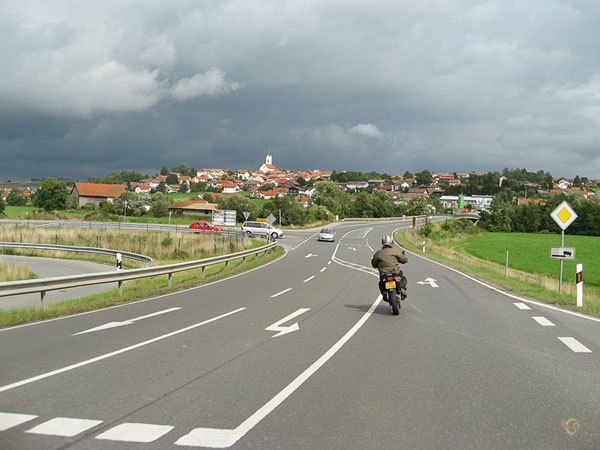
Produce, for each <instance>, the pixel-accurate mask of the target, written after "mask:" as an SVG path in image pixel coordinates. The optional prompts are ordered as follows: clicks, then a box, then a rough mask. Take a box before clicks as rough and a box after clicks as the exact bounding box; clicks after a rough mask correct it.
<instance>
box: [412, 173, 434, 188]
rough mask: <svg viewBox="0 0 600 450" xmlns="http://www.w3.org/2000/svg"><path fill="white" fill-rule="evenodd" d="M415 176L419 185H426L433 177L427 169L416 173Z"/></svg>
mask: <svg viewBox="0 0 600 450" xmlns="http://www.w3.org/2000/svg"><path fill="white" fill-rule="evenodd" d="M415 178H416V179H417V184H418V185H419V186H427V185H430V184H431V181H432V180H433V177H432V175H431V172H430V171H429V170H424V171H422V172H419V173H416V174H415Z"/></svg>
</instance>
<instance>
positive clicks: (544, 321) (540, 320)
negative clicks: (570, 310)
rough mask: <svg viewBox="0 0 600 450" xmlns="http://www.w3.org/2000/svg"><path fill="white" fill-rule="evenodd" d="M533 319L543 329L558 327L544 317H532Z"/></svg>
mask: <svg viewBox="0 0 600 450" xmlns="http://www.w3.org/2000/svg"><path fill="white" fill-rule="evenodd" d="M532 319H533V320H535V321H536V322H537V323H539V324H540V325H541V326H543V327H554V326H556V325H554V324H553V323H552V322H550V321H549V320H548V319H546V318H545V317H542V316H534V317H532Z"/></svg>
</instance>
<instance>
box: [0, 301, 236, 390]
mask: <svg viewBox="0 0 600 450" xmlns="http://www.w3.org/2000/svg"><path fill="white" fill-rule="evenodd" d="M245 309H246V308H245V307H244V308H238V309H235V310H233V311H229V312H228V313H225V314H221V315H220V316H217V317H213V318H212V319H207V320H205V321H203V322H199V323H196V324H194V325H190V326H189V327H185V328H182V329H180V330H175V331H172V332H170V333H167V334H163V335H162V336H157V337H155V338H152V339H148V340H147V341H143V342H140V343H138V344H134V345H130V346H129V347H125V348H122V349H120V350H115V351H114V352H110V353H105V354H104V355H100V356H97V357H95V358H91V359H87V360H85V361H81V362H78V363H75V364H72V365H70V366H66V367H63V368H61V369H56V370H52V371H50V372H46V373H43V374H41V375H37V376H35V377H31V378H27V379H25V380H21V381H17V382H16V383H12V384H7V385H6V386H0V392H5V391H9V390H11V389H14V388H16V387H19V386H24V385H26V384H29V383H33V382H35V381H39V380H43V379H44V378H49V377H51V376H54V375H58V374H61V373H64V372H68V371H70V370H73V369H77V368H79V367H83V366H87V365H88V364H92V363H95V362H98V361H102V360H103V359H107V358H111V357H113V356H117V355H120V354H121V353H125V352H128V351H130V350H135V349H136V348H140V347H144V346H146V345H149V344H153V343H154V342H158V341H161V340H163V339H167V338H170V337H172V336H176V335H178V334H181V333H185V332H186V331H190V330H193V329H194V328H198V327H200V326H202V325H206V324H208V323H211V322H215V321H217V320H219V319H223V318H225V317H227V316H231V315H233V314H236V313H238V312H240V311H243V310H245Z"/></svg>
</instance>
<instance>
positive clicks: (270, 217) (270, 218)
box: [267, 214, 275, 225]
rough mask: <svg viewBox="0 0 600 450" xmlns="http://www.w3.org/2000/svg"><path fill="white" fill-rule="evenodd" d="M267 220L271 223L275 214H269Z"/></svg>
mask: <svg viewBox="0 0 600 450" xmlns="http://www.w3.org/2000/svg"><path fill="white" fill-rule="evenodd" d="M267 221H268V222H269V225H273V222H275V216H274V215H273V214H269V215H268V217H267Z"/></svg>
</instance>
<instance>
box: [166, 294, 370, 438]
mask: <svg viewBox="0 0 600 450" xmlns="http://www.w3.org/2000/svg"><path fill="white" fill-rule="evenodd" d="M379 302H381V295H379V296H378V297H377V298H376V299H375V301H374V302H373V304H372V305H371V307H370V308H369V310H368V311H367V312H366V313H364V314H363V315H362V317H361V318H360V319H359V320H358V322H356V324H354V326H353V327H352V328H350V330H348V332H346V334H345V335H344V336H342V337H341V338H340V340H339V341H337V342H336V343H335V344H333V346H332V347H331V348H330V349H329V350H327V351H326V352H325V353H324V354H323V355H322V356H321V357H320V358H319V359H317V360H316V361H315V362H314V363H312V364H311V365H310V366H309V367H308V368H307V369H306V370H305V371H304V372H302V373H301V374H300V375H298V376H297V377H296V378H295V379H294V380H293V381H292V382H291V383H290V384H288V385H287V386H286V387H285V388H283V390H282V391H280V392H279V393H278V394H277V395H275V397H273V398H272V399H271V400H269V401H268V402H267V403H265V404H264V405H263V406H262V407H261V408H259V409H258V411H256V412H255V413H254V414H252V415H251V416H250V417H248V418H247V419H246V420H244V421H243V422H242V423H241V424H240V425H239V426H238V427H237V428H234V429H226V428H195V429H193V430H192V431H191V432H190V433H188V434H186V435H185V436H183V437H181V438H180V439H179V440H178V441H177V442H175V445H182V446H191V447H212V448H227V447H231V446H232V445H233V444H235V443H236V442H237V441H238V440H240V439H241V438H242V437H243V436H244V435H245V434H246V433H248V432H249V431H250V430H252V428H254V427H255V426H256V425H257V424H258V423H260V421H261V420H262V419H264V418H265V417H267V416H268V415H269V414H270V413H271V412H272V411H273V410H274V409H275V408H277V407H278V406H279V405H281V404H282V403H283V402H284V401H285V400H286V399H287V398H288V397H289V396H290V395H292V394H293V393H294V392H295V391H296V390H297V389H298V388H299V387H300V386H302V384H304V382H305V381H306V380H308V379H309V378H310V377H311V376H312V375H313V374H314V373H315V372H316V371H317V370H319V369H320V368H321V367H322V366H323V365H324V364H325V363H327V361H329V360H330V359H331V358H332V357H333V356H334V355H335V354H336V353H337V352H338V351H339V350H340V349H341V348H342V347H343V346H344V345H345V344H346V343H347V342H348V341H349V340H350V339H351V338H352V336H354V335H355V334H356V332H357V331H358V330H359V329H360V328H361V327H362V326H363V325H364V324H365V322H366V321H367V320H368V319H369V317H370V316H371V315H372V314H373V311H375V308H377V305H379Z"/></svg>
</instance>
